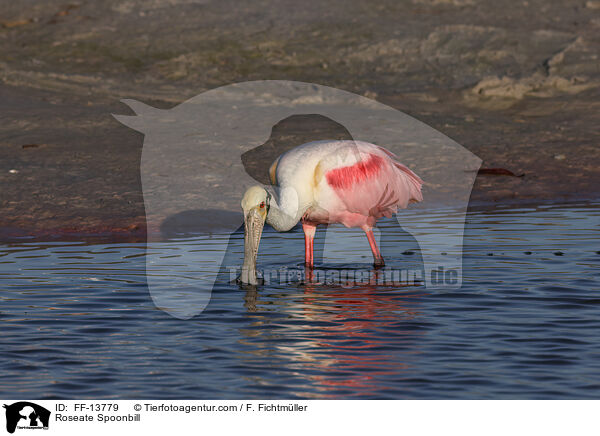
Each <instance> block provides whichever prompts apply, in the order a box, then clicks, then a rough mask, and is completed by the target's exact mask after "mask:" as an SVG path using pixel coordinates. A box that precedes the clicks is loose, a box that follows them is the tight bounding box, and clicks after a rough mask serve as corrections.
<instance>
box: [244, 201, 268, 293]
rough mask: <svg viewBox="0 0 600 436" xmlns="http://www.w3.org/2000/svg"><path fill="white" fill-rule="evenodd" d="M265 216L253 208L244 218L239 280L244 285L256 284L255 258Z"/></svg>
mask: <svg viewBox="0 0 600 436" xmlns="http://www.w3.org/2000/svg"><path fill="white" fill-rule="evenodd" d="M265 215H266V214H263V213H261V211H260V210H259V208H257V207H254V208H252V209H250V211H249V212H248V214H247V215H246V216H245V217H244V264H243V265H242V273H241V275H240V278H239V280H240V282H242V283H245V284H249V285H257V284H258V278H257V276H256V257H257V255H258V246H259V244H260V237H261V236H262V231H263V227H264V225H265V218H266V216H265Z"/></svg>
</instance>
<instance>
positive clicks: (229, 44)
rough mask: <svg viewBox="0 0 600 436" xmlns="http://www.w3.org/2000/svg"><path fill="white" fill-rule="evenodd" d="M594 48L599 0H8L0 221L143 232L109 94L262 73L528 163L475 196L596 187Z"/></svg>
mask: <svg viewBox="0 0 600 436" xmlns="http://www.w3.org/2000/svg"><path fill="white" fill-rule="evenodd" d="M599 55H600V7H598V2H596V1H587V2H586V1H566V2H565V1H558V0H535V1H534V0H528V1H522V2H502V1H500V2H492V1H484V2H480V1H475V0H413V1H396V0H394V1H391V0H387V1H379V2H376V3H375V2H358V1H351V2H348V1H341V0H337V1H335V0H334V1H331V2H326V3H324V2H317V1H313V0H309V1H306V2H297V1H293V0H279V1H256V2H252V3H240V2H233V1H209V0H151V1H142V0H127V1H116V0H108V1H103V2H93V1H79V2H74V3H71V4H65V3H64V2H62V1H56V0H47V1H43V2H42V1H32V0H27V1H20V2H10V3H9V2H4V3H3V4H2V5H1V6H0V186H1V187H2V188H1V191H0V228H1V230H0V235H1V236H2V238H4V239H6V238H9V237H14V236H19V235H29V234H31V235H36V236H39V237H42V236H48V237H53V236H58V237H65V236H66V235H73V237H82V236H83V235H104V236H108V237H111V238H116V237H119V236H123V237H127V238H130V237H136V238H137V237H140V238H143V236H144V225H145V219H144V204H143V198H142V191H141V184H140V176H139V164H140V156H141V150H142V144H143V136H142V135H141V134H140V133H137V132H135V131H133V130H131V129H128V128H127V127H125V126H123V125H121V124H119V123H118V122H117V121H116V120H115V119H114V118H113V117H112V116H111V113H121V114H130V113H131V112H130V110H129V109H128V108H127V107H126V106H124V105H123V104H121V103H119V101H120V100H121V99H123V98H135V99H138V100H142V101H145V102H146V103H148V104H152V105H153V106H156V107H161V108H170V107H173V106H175V105H177V104H179V103H181V102H183V101H185V100H187V99H189V98H191V97H194V96H195V95H197V94H199V93H201V92H203V91H205V90H208V89H212V88H215V87H218V86H221V85H225V84H229V83H234V82H241V81H247V80H262V79H286V80H298V81H303V82H313V83H319V84H324V85H328V86H332V87H336V88H340V89H345V90H347V91H351V92H354V93H357V94H361V95H365V96H367V97H369V98H374V99H376V100H378V101H380V102H382V103H385V104H388V105H390V106H392V107H394V108H396V109H399V110H402V111H404V112H406V113H408V114H410V115H412V116H414V117H416V118H417V119H419V120H421V121H423V122H425V123H427V124H429V125H430V126H432V127H434V128H436V129H437V130H439V131H441V132H442V133H444V134H446V135H448V136H449V137H451V138H453V139H454V140H456V141H457V142H458V143H460V144H462V145H463V146H464V147H466V148H467V149H468V150H470V151H471V152H473V153H475V154H476V155H478V156H479V157H480V158H482V159H483V161H484V162H483V167H486V168H504V169H507V170H509V171H511V172H512V173H514V174H519V175H520V174H524V176H523V177H511V176H503V175H498V174H496V175H494V174H481V175H480V176H479V177H478V178H477V181H476V184H475V187H474V190H473V194H472V200H473V201H474V203H486V202H497V201H515V200H519V201H520V200H523V201H528V200H531V201H539V200H556V199H573V198H597V197H598V186H599V182H600V144H599V142H600V130H599V128H598V126H600V60H599V58H598V56H599ZM284 136H285V135H284ZM557 156H560V158H559V157H557Z"/></svg>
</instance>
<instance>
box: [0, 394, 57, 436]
mask: <svg viewBox="0 0 600 436" xmlns="http://www.w3.org/2000/svg"><path fill="white" fill-rule="evenodd" d="M4 408H5V409H6V431H8V432H9V433H14V432H15V429H17V428H18V429H44V430H47V429H48V423H49V421H50V411H49V410H48V409H46V408H44V407H42V406H38V405H37V404H35V403H30V402H28V401H19V402H17V403H13V404H11V405H6V404H5V405H4Z"/></svg>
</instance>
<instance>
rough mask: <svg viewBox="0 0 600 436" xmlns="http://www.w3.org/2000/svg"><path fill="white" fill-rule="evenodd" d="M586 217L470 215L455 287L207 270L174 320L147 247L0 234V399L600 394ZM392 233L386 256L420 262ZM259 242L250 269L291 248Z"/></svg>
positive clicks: (592, 229)
mask: <svg viewBox="0 0 600 436" xmlns="http://www.w3.org/2000/svg"><path fill="white" fill-rule="evenodd" d="M599 217H600V205H599V204H570V205H563V206H537V207H527V208H525V207H522V208H496V209H493V210H485V211H475V212H471V213H470V214H469V216H468V220H467V228H466V231H465V257H464V271H463V286H462V288H461V289H459V290H454V291H448V292H442V291H429V290H427V289H426V288H425V286H423V285H422V284H417V285H411V286H400V287H390V286H380V285H377V284H364V285H356V286H344V287H340V286H327V285H314V284H308V285H305V284H302V283H297V282H296V283H291V284H287V285H280V284H274V283H272V284H270V285H265V286H263V287H260V288H259V289H258V290H252V289H246V290H244V289H240V287H238V286H236V285H232V284H229V283H228V282H227V280H226V279H225V278H226V276H227V274H221V276H220V279H219V282H218V284H217V286H216V288H215V290H214V292H213V293H212V296H211V299H210V303H209V304H208V306H207V307H206V309H205V310H204V311H203V312H202V313H201V314H199V315H197V316H195V317H193V318H191V319H188V320H182V319H178V318H174V317H172V316H170V315H168V314H167V313H165V312H164V311H162V310H160V309H158V308H157V307H156V306H155V305H154V303H153V301H152V298H151V296H150V294H149V291H148V287H147V281H146V276H145V260H144V259H145V257H144V256H145V245H144V244H137V243H121V244H95V245H90V244H85V243H73V242H70V243H67V242H54V243H47V242H45V243H40V242H22V243H15V244H10V245H3V246H0V275H1V277H2V279H3V280H2V287H1V289H0V304H1V305H0V322H1V325H2V337H1V339H0V345H1V349H2V353H1V355H0V374H1V375H2V377H1V378H0V397H10V398H38V399H44V398H48V399H49V398H104V399H110V398H115V399H116V398H122V399H127V398H165V399H167V398H173V399H175V398H186V399H187V398H198V399H200V398H206V399H233V398H272V399H277V398H305V399H312V398H363V399H366V398H397V399H403V398H453V399H467V398H469V399H483V398H496V399H498V398H507V399H508V398H509V399H517V398H527V399H543V398H555V399H561V398H593V399H597V398H599V397H600V286H599V285H600V280H599V273H600V270H599V265H600V253H599V252H598V250H600V244H598V230H600V229H599V224H600V220H599ZM392 224H393V223H390V222H386V223H384V227H385V226H388V228H391V227H390V226H392ZM388 230H389V229H388ZM388 233H389V232H388ZM397 236H398V238H397V243H398V244H403V245H404V246H405V247H403V248H406V250H405V251H402V253H404V254H402V255H400V256H399V257H398V258H397V259H388V265H390V264H391V265H392V266H393V265H395V266H397V267H403V268H405V267H407V266H408V267H411V266H415V265H417V266H418V264H419V262H420V255H419V252H418V247H417V246H416V245H415V243H414V241H411V240H410V238H406V234H403V233H402V232H399V233H398V235H397ZM236 238H239V235H237V236H236ZM234 239H235V238H234ZM392 239H393V238H392ZM194 241H195V240H194V238H191V239H189V240H188V241H181V240H180V241H179V243H181V242H185V243H188V244H192V245H193V244H194V243H195V242H194ZM384 242H385V241H384ZM164 246H165V247H169V248H168V249H167V248H165V253H164V254H165V257H166V256H177V248H176V247H177V244H170V245H169V244H165V245H164ZM173 247H175V248H173ZM261 251H263V252H264V255H262V256H261V257H260V262H261V264H262V266H266V267H269V266H273V267H279V266H281V265H282V264H283V263H286V262H290V259H295V262H300V261H301V256H302V253H303V244H302V236H301V234H300V233H298V232H296V233H290V234H286V235H278V234H275V233H271V232H267V233H266V235H265V238H264V240H263V242H262V243H261ZM384 253H385V250H384ZM366 255H367V257H366V258H365V260H366V261H368V260H369V259H368V257H369V256H370V254H369V253H368V252H367V253H366ZM286 256H287V257H286ZM296 265H297V264H296ZM292 266H294V265H292ZM330 266H331V265H330ZM342 266H343V267H346V268H347V267H351V266H352V265H342Z"/></svg>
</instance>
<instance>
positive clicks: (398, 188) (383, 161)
mask: <svg viewBox="0 0 600 436" xmlns="http://www.w3.org/2000/svg"><path fill="white" fill-rule="evenodd" d="M357 146H358V147H357V150H356V151H357V153H358V155H357V159H356V161H355V162H354V163H353V164H350V165H345V166H338V167H336V168H328V169H327V170H326V171H325V172H324V175H325V179H326V181H327V184H328V185H329V186H330V187H331V189H332V190H333V191H334V192H335V194H336V196H337V197H338V198H339V200H340V201H341V202H342V203H343V204H344V206H345V208H346V210H347V212H348V213H351V214H360V215H362V216H365V217H369V218H370V219H369V220H368V221H369V224H370V225H374V221H375V220H376V219H378V218H381V217H382V216H387V217H391V216H392V214H393V213H395V212H396V211H397V209H398V207H401V208H406V206H407V205H408V203H411V202H417V201H422V200H423V195H422V193H421V186H422V184H423V181H422V180H421V179H420V178H419V176H417V175H416V174H415V173H414V172H412V171H411V170H410V169H409V168H407V167H406V166H404V165H402V164H401V163H399V162H398V161H397V160H396V156H395V155H394V154H393V153H391V152H390V151H388V150H386V149H384V148H382V147H378V146H376V145H372V144H368V143H357Z"/></svg>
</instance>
